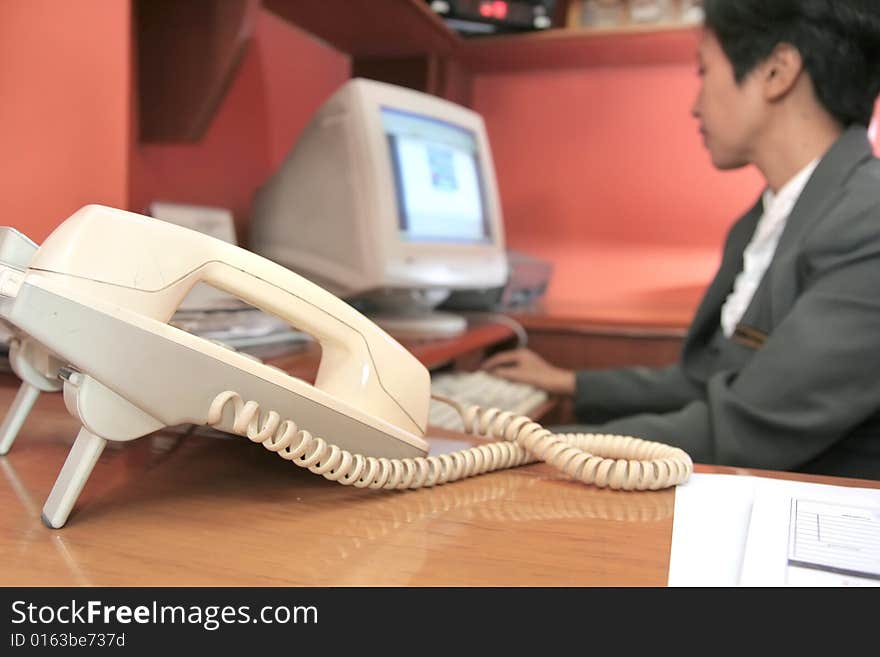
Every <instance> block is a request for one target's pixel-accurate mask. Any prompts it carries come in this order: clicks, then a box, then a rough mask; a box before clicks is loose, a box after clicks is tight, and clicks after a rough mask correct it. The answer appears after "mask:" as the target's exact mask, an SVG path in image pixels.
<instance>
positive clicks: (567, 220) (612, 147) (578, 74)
mask: <svg viewBox="0 0 880 657" xmlns="http://www.w3.org/2000/svg"><path fill="white" fill-rule="evenodd" d="M696 91H697V78H696V75H695V72H694V67H693V66H692V65H690V64H688V65H681V66H643V67H621V68H617V67H615V68H594V69H585V70H577V71H566V72H536V73H529V74H510V75H486V76H481V77H479V78H478V79H477V81H476V84H475V94H474V98H475V109H476V110H477V111H479V112H480V113H482V114H483V116H484V118H485V120H486V124H487V129H488V132H489V139H490V141H491V144H492V149H493V153H494V157H495V165H496V169H497V173H498V181H499V187H500V193H501V198H502V206H503V208H504V220H505V224H506V228H507V236H508V242H509V245H510V246H511V247H512V248H519V249H523V250H526V251H529V252H531V253H534V254H536V255H540V256H542V257H545V258H548V259H551V260H553V261H554V262H555V264H556V272H555V277H554V280H553V283H552V285H551V288H550V291H549V293H548V294H549V296H550V297H552V298H557V299H558V298H576V297H582V296H583V295H595V294H618V293H620V292H621V291H624V290H627V289H635V288H642V287H645V286H658V287H668V286H673V287H676V286H681V285H694V284H697V285H699V284H701V283H705V282H707V281H708V280H709V278H710V277H711V275H712V274H713V273H714V269H715V267H716V266H717V261H718V260H717V256H718V250H719V248H718V247H719V245H720V243H721V241H722V239H723V236H724V234H725V232H726V230H727V228H728V227H729V225H730V223H731V222H732V220H733V218H735V217H736V216H737V215H738V214H739V213H740V212H741V211H743V210H745V209H746V208H747V207H748V206H749V205H750V204H751V203H752V202H753V201H754V199H755V198H756V197H757V195H758V193H759V191H760V189H761V179H760V176H759V174H758V173H757V172H756V171H754V170H744V171H737V172H729V173H723V174H722V173H719V172H717V171H715V170H714V168H713V167H712V165H711V162H710V160H709V157H708V155H707V153H706V152H705V151H704V149H703V146H702V140H701V138H700V136H699V133H698V130H697V123H696V121H695V120H694V119H693V118H692V117H691V116H690V106H691V103H692V101H693V99H694V95H695V94H696ZM621 247H626V248H621ZM593 283H595V285H593Z"/></svg>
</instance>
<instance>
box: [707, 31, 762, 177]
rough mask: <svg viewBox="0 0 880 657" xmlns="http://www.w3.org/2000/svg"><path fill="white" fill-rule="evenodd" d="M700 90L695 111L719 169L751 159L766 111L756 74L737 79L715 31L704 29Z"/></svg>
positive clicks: (729, 167)
mask: <svg viewBox="0 0 880 657" xmlns="http://www.w3.org/2000/svg"><path fill="white" fill-rule="evenodd" d="M697 62H698V70H699V75H700V91H699V93H698V94H697V98H696V100H695V101H694V105H693V108H692V110H691V113H692V114H693V116H694V117H695V118H696V119H698V120H699V122H700V126H699V127H700V133H701V134H702V135H703V142H704V144H705V145H706V148H707V149H708V151H709V154H710V156H711V158H712V163H713V164H714V165H715V166H716V167H718V168H719V169H735V168H738V167H741V166H744V165H746V164H748V163H749V162H750V161H751V160H750V157H751V147H752V144H753V141H754V137H755V134H756V131H757V127H758V120H759V119H760V116H761V115H760V112H761V110H762V102H761V93H760V89H759V88H758V85H757V84H756V83H755V80H754V79H753V76H751V75H747V76H746V77H745V78H744V79H743V80H742V81H741V82H740V83H737V82H736V79H735V77H734V71H733V66H732V64H731V63H730V60H729V59H728V58H727V55H725V54H724V50H723V49H722V48H721V44H720V43H719V41H718V39H717V38H716V36H715V34H714V33H713V32H712V31H711V30H708V29H707V30H703V36H702V38H701V40H700V46H699V48H698V50H697Z"/></svg>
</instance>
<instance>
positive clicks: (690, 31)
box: [458, 26, 700, 73]
mask: <svg viewBox="0 0 880 657" xmlns="http://www.w3.org/2000/svg"><path fill="white" fill-rule="evenodd" d="M699 34H700V32H699V29H698V28H696V27H693V26H687V27H680V26H665V27H657V26H653V27H651V28H646V27H631V28H621V29H615V30H588V29H556V30H547V31H546V32H539V33H535V34H523V35H512V36H493V37H481V38H474V39H470V40H467V41H464V42H463V43H462V46H461V47H460V48H459V50H458V55H459V57H460V58H461V61H462V62H463V64H464V65H465V66H467V67H468V68H469V69H470V70H471V72H473V73H500V72H515V71H529V70H541V69H571V68H584V67H590V66H633V65H652V64H680V63H687V62H691V61H695V57H696V55H695V53H696V49H697V43H698V41H699Z"/></svg>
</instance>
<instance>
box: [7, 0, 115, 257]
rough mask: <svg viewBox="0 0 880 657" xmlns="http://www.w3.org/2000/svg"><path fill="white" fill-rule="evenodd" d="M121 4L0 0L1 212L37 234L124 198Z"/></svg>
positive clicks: (39, 239) (100, 0)
mask: <svg viewBox="0 0 880 657" xmlns="http://www.w3.org/2000/svg"><path fill="white" fill-rule="evenodd" d="M129 22H130V8H129V3H128V2H120V1H119V0H77V2H58V1H57V0H3V1H2V2H0V149H2V151H0V217H2V219H0V221H2V224H3V225H11V226H14V227H16V228H18V229H19V230H21V231H22V232H24V233H25V234H27V235H28V236H29V237H30V238H31V239H34V240H35V241H37V242H42V241H43V239H44V238H45V237H46V236H47V235H48V234H49V232H50V231H51V230H52V228H54V227H55V226H56V225H57V224H58V223H60V222H61V221H63V220H64V219H66V218H67V217H68V216H69V215H70V214H72V213H73V212H74V211H75V210H77V209H78V208H79V207H81V206H83V205H85V204H87V203H104V204H107V205H114V206H125V204H126V202H127V200H128V189H127V187H128V148H129V131H130V126H129V117H130V111H129V103H130V100H129V98H130V96H129V83H130V79H131V77H130V51H131V48H130V44H131V37H130V34H131V30H130V29H129Z"/></svg>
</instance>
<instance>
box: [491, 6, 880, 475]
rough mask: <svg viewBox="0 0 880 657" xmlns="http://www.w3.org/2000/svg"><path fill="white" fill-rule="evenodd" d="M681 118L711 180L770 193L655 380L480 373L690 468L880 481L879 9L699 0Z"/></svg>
mask: <svg viewBox="0 0 880 657" xmlns="http://www.w3.org/2000/svg"><path fill="white" fill-rule="evenodd" d="M704 8H705V16H706V19H705V26H704V27H705V29H704V30H703V36H702V38H701V43H700V46H699V54H698V59H699V62H700V76H701V78H702V80H701V87H700V92H699V95H698V97H697V99H696V102H695V104H694V106H693V110H692V113H693V115H694V117H695V118H696V119H697V120H698V121H699V125H700V132H701V133H702V134H703V136H704V139H705V145H706V148H707V149H708V151H709V153H710V155H711V158H712V162H713V164H714V165H715V166H716V167H717V168H719V169H735V168H739V167H743V166H746V165H749V164H751V165H754V166H756V167H757V168H758V169H759V170H760V171H761V173H762V174H763V176H764V178H765V180H766V182H767V188H766V190H765V191H764V193H763V194H762V195H761V197H760V198H759V199H758V201H757V203H755V205H754V207H753V208H752V209H751V210H750V211H749V212H747V213H746V214H745V215H744V216H743V217H741V218H740V219H739V220H738V221H736V223H735V224H734V225H733V227H732V228H731V230H730V232H729V234H728V236H727V241H726V243H725V245H724V250H723V254H722V261H721V265H720V268H719V270H718V272H717V274H716V275H715V278H714V280H712V282H711V284H710V285H709V288H708V290H707V291H706V293H705V296H704V298H703V300H702V302H701V303H700V305H699V307H698V309H697V312H696V315H695V317H694V320H693V322H692V324H691V326H690V328H689V330H688V333H687V337H686V339H685V342H684V346H683V349H682V353H681V357H680V359H679V362H678V363H676V364H675V365H672V366H670V367H666V368H659V369H654V368H647V367H626V368H616V369H610V370H586V371H577V372H574V371H570V370H566V369H563V368H559V367H555V366H553V365H550V364H549V363H547V362H546V361H544V360H543V359H541V358H540V357H539V356H538V355H537V354H534V353H533V352H531V351H528V350H516V351H510V352H504V353H501V354H497V355H496V356H494V357H492V358H490V359H489V360H488V361H486V362H485V363H484V364H483V367H484V368H486V369H489V370H491V371H493V372H494V373H496V374H498V375H500V376H503V377H505V378H508V379H511V380H516V381H524V382H528V383H531V384H533V385H537V386H540V387H543V388H545V389H547V390H549V391H551V392H555V393H561V394H571V395H573V396H574V400H575V405H574V406H575V412H576V415H577V418H578V421H580V422H583V423H585V424H584V425H580V426H577V427H565V428H563V429H560V430H565V431H574V432H597V433H611V434H623V435H631V436H638V437H641V438H645V439H647V440H654V441H659V442H663V443H667V444H670V445H675V446H678V447H681V448H682V449H684V450H685V451H687V452H688V453H689V454H690V455H691V457H692V458H693V459H694V461H696V462H701V463H715V464H723V465H732V466H740V467H752V468H767V469H774V470H794V471H801V472H812V473H823V474H833V475H841V476H855V477H865V478H873V479H880V161H878V160H877V159H876V158H875V157H874V156H873V153H872V149H871V144H870V142H869V140H868V136H867V127H868V125H869V123H870V121H871V116H872V113H873V111H874V105H875V101H876V99H877V96H878V93H880V2H877V1H876V0H774V1H773V2H767V1H766V0H707V1H706V2H705V3H704Z"/></svg>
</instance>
